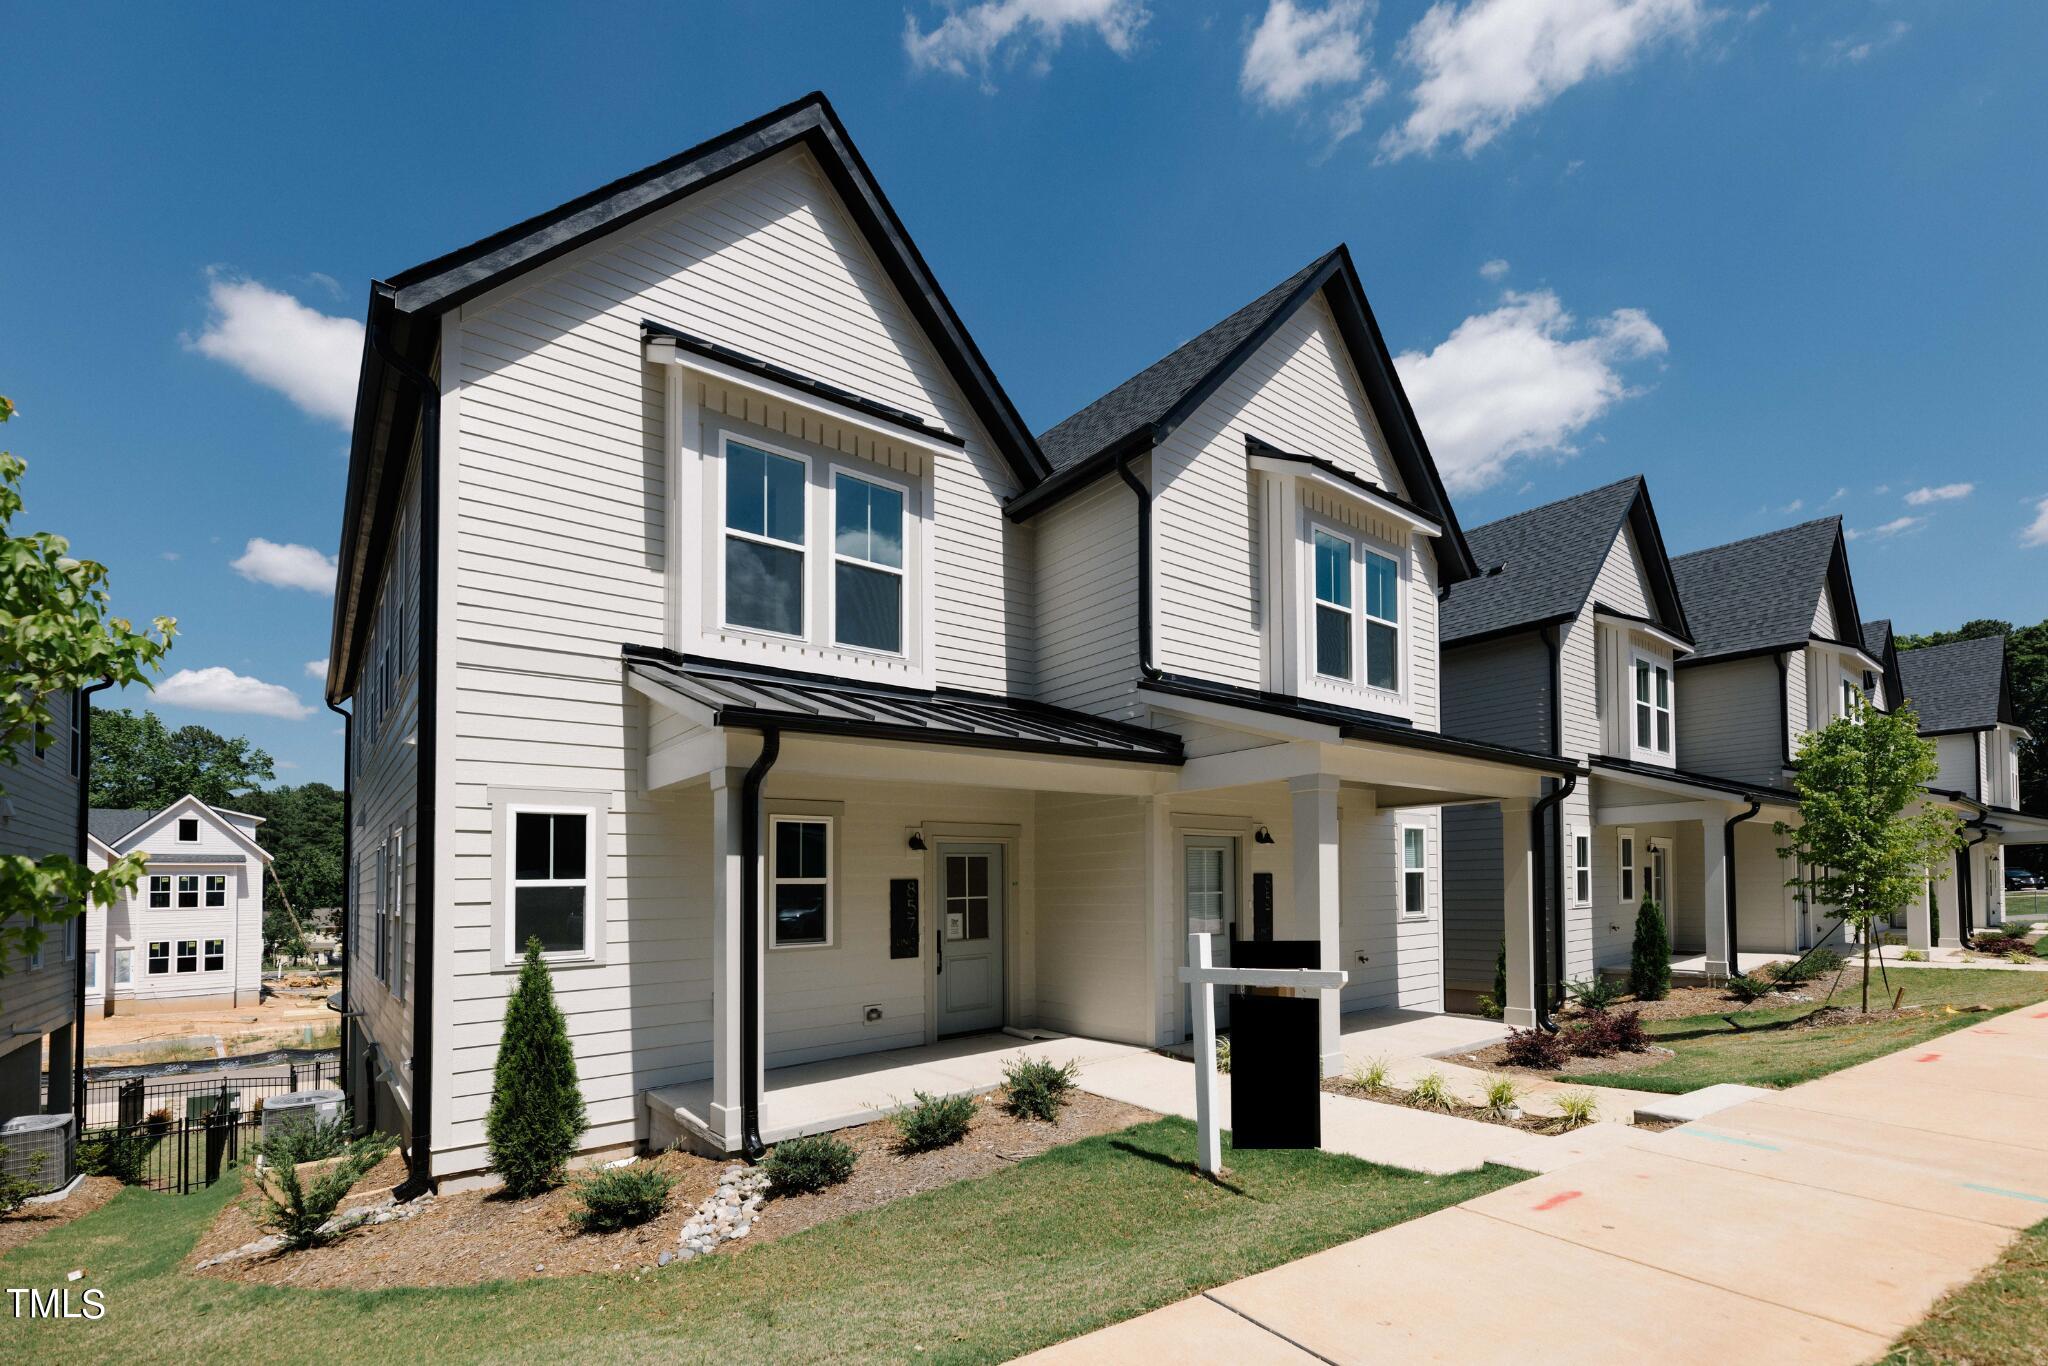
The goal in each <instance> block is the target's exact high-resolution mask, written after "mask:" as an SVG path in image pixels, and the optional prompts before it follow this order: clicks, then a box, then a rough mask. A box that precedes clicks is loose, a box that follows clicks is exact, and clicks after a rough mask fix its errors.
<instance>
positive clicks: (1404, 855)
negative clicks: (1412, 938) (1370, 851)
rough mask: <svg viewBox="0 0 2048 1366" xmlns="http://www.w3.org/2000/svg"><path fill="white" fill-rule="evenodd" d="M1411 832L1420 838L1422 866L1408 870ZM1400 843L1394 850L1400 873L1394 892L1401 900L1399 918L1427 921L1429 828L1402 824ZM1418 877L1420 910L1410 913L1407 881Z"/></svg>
mask: <svg viewBox="0 0 2048 1366" xmlns="http://www.w3.org/2000/svg"><path fill="white" fill-rule="evenodd" d="M1411 830H1413V831H1415V832H1417V833H1418V834H1420V835H1421V836H1422V866H1421V867H1419V868H1410V867H1409V866H1408V832H1409V831H1411ZM1400 841H1401V843H1400V847H1399V849H1398V850H1396V860H1395V863H1396V866H1397V867H1398V868H1399V869H1400V873H1401V884H1400V887H1399V889H1398V890H1397V892H1396V895H1398V896H1399V897H1400V898H1401V900H1400V906H1399V914H1400V918H1401V919H1403V920H1427V919H1429V827H1428V826H1426V825H1417V824H1413V823H1408V824H1403V825H1402V826H1401V834H1400ZM1418 875H1419V876H1420V877H1421V878H1422V909H1421V910H1419V911H1411V910H1409V909H1408V879H1409V878H1410V877H1414V876H1418Z"/></svg>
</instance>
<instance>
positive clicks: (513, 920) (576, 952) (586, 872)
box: [386, 802, 598, 963]
mask: <svg viewBox="0 0 2048 1366" xmlns="http://www.w3.org/2000/svg"><path fill="white" fill-rule="evenodd" d="M521 816H580V817H582V818H583V876H582V877H539V878H534V877H529V878H522V877H520V876H519V875H518V870H517V868H516V867H515V868H507V869H506V874H505V893H506V897H507V905H506V908H505V942H504V943H503V944H502V945H500V947H501V948H502V949H503V950H504V952H505V955H506V956H507V957H508V958H509V957H519V956H521V955H523V954H524V953H525V951H526V950H525V946H524V945H520V944H516V943H514V942H513V940H514V939H515V937H516V936H517V935H518V933H519V928H518V915H517V908H516V907H515V906H513V905H512V904H510V903H511V900H512V899H513V898H516V897H517V895H518V892H519V889H520V888H522V887H581V888H582V889H583V947H582V948H580V949H555V950H543V951H542V953H541V957H542V958H544V959H546V960H547V961H548V962H550V963H575V962H587V961H589V959H590V955H591V950H592V944H591V939H592V936H594V935H595V934H596V931H597V925H596V917H595V916H593V915H592V914H591V902H590V894H591V886H590V884H591V869H592V865H593V864H594V863H596V861H597V858H598V831H597V821H596V819H595V817H594V816H593V815H592V813H591V810H590V808H589V807H587V806H552V805H546V804H543V803H539V802H521V803H516V804H514V805H512V806H508V807H506V808H505V827H506V830H507V833H508V838H509V839H510V840H511V844H510V846H508V848H516V847H517V842H518V828H519V818H520V817H521ZM389 915H390V912H389V908H388V907H387V909H386V916H387V918H389Z"/></svg>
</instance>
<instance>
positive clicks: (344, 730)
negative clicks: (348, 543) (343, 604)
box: [327, 595, 424, 1113]
mask: <svg viewBox="0 0 2048 1366" xmlns="http://www.w3.org/2000/svg"><path fill="white" fill-rule="evenodd" d="M422 596H424V595H422ZM327 710H329V711H331V712H333V713H334V714H335V715H336V716H339V717H340V718H341V1025H340V1030H341V1040H340V1047H339V1052H340V1055H341V1098H342V1101H343V1103H345V1104H346V1105H347V1106H348V1107H349V1110H350V1112H351V1113H353V1112H354V1110H355V1102H356V1095H355V1087H354V1086H353V1085H351V1084H350V1083H351V1082H353V1081H354V1079H355V1068H354V1066H353V1065H352V1064H351V1061H350V1058H349V1033H350V1024H349V1020H350V1018H351V1017H350V1014H349V992H348V987H349V982H350V980H351V979H352V978H353V977H354V973H353V972H352V971H351V969H352V968H353V967H354V966H355V951H354V950H355V937H356V898H355V885H356V862H355V847H356V828H355V820H356V812H355V800H356V766H355V754H356V746H355V739H356V718H355V717H354V716H353V715H352V714H350V713H349V712H346V711H343V710H342V709H341V706H340V704H339V703H335V702H329V703H328V704H327ZM415 896H417V893H415ZM413 920H414V921H415V923H417V921H418V920H419V917H418V916H414V917H413Z"/></svg>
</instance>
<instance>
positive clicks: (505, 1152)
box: [484, 939, 587, 1198]
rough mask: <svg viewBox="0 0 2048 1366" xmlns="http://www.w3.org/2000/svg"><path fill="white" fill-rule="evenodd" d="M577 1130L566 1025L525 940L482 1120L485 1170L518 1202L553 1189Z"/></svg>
mask: <svg viewBox="0 0 2048 1366" xmlns="http://www.w3.org/2000/svg"><path fill="white" fill-rule="evenodd" d="M585 1127H587V1125H586V1121H585V1118H584V1113H583V1087H582V1085H581V1083H579V1082H578V1081H577V1079H576V1050H575V1049H574V1048H572V1047H571V1046H570V1043H569V1024H568V1021H566V1020H564V1019H563V1018H562V1009H561V1007H560V1006H558V1005H556V1004H555V984H554V978H553V976H552V975H551V974H550V973H549V972H548V965H547V963H546V962H545V961H544V960H543V959H542V958H541V948H540V940H538V939H529V940H527V941H526V961H525V962H524V963H522V964H520V967H519V983H518V985H517V986H515V987H513V989H512V999H511V1000H510V1001H507V1002H506V1003H505V1028H504V1032H503V1033H502V1034H501V1035H500V1037H499V1039H498V1066H497V1071H496V1073H495V1074H494V1075H493V1077H492V1079H491V1109H490V1113H489V1114H487V1115H485V1116H484V1138H485V1139H486V1140H487V1141H488V1142H489V1144H490V1152H491V1166H492V1168H493V1169H494V1170H496V1171H497V1173H498V1176H499V1178H500V1179H502V1180H503V1181H504V1183H505V1192H506V1194H508V1195H512V1196H516V1197H521V1198H523V1197H525V1196H529V1195H538V1194H539V1193H540V1192H542V1191H544V1190H549V1189H552V1188H553V1187H555V1186H558V1185H560V1184H561V1183H562V1172H563V1170H564V1169H565V1168H566V1167H567V1166H568V1164H569V1159H570V1158H571V1157H574V1156H575V1155H576V1145H577V1144H578V1143H579V1142H581V1141H582V1139H583V1130H584V1129H585Z"/></svg>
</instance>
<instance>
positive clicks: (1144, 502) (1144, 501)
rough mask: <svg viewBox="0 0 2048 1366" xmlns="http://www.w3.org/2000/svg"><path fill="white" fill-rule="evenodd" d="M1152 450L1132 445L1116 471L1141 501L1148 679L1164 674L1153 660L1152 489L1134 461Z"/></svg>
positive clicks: (1143, 644) (1141, 668) (1141, 635)
mask: <svg viewBox="0 0 2048 1366" xmlns="http://www.w3.org/2000/svg"><path fill="white" fill-rule="evenodd" d="M1151 449H1152V447H1151V445H1150V443H1149V442H1148V443H1147V444H1146V445H1144V446H1143V447H1133V448H1132V449H1131V450H1130V451H1129V452H1128V453H1127V454H1126V455H1124V456H1123V457H1122V458H1121V459H1119V460H1118V461H1117V464H1116V472H1117V473H1118V474H1119V475H1121V476H1122V477H1123V481H1124V484H1125V485H1126V486H1127V487H1128V488H1129V489H1130V491H1131V494H1132V496H1133V497H1135V498H1136V499H1137V500H1138V673H1139V675H1140V676H1141V677H1143V678H1144V679H1145V680H1146V681H1147V682H1154V681H1156V680H1158V679H1159V677H1160V676H1161V675H1160V673H1159V670H1158V668H1157V667H1155V666H1154V665H1153V663H1152V491H1151V490H1150V489H1148V488H1146V487H1145V486H1144V484H1142V483H1140V482H1139V480H1138V476H1137V475H1136V474H1135V473H1133V472H1132V470H1131V462H1132V461H1134V460H1136V459H1137V458H1138V456H1139V455H1141V454H1149V453H1150V452H1151Z"/></svg>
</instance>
